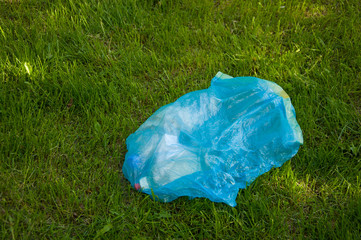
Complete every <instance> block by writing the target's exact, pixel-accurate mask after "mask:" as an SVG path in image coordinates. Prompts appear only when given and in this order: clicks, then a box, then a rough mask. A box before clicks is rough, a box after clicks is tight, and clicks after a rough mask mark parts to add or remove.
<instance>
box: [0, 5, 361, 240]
mask: <svg viewBox="0 0 361 240" xmlns="http://www.w3.org/2000/svg"><path fill="white" fill-rule="evenodd" d="M268 2H269V1H236V0H228V1H227V0H225V1H221V0H217V1H213V0H209V1H205V0H184V1H166V0H161V1H155V0H153V1H136V0H124V1H115V0H104V1H95V0H92V1H91V0H89V1H85V0H76V1H75V0H67V1H66V0H63V1H60V0H53V1H46V0H23V1H22V0H18V1H15V0H13V1H10V0H0V79H1V80H0V161H1V162H0V220H1V221H0V222H1V225H0V238H3V239H39V238H40V239H44V238H59V239H62V238H64V239H68V238H76V239H78V238H79V239H81V238H101V239H120V238H124V239H129V238H136V239H137V238H152V239H153V238H159V239H164V238H186V239H192V238H195V239H203V238H204V239H213V238H219V239H238V238H246V239H252V238H267V239H273V238H282V239H284V238H286V239H290V238H299V239H303V238H306V239H360V237H361V190H360V189H361V174H360V173H361V120H360V119H361V100H360V99H361V31H360V26H361V13H360V11H361V5H360V3H359V1H358V0H350V1H319V0H316V1H309V0H305V1H302V2H301V1H279V2H276V1H274V2H273V3H272V4H270V3H268ZM218 71H222V72H224V73H227V74H229V75H232V76H257V77H260V78H263V79H268V80H271V81H274V82H276V83H277V84H279V85H280V86H282V87H283V88H284V89H285V90H286V92H287V93H288V94H289V95H290V96H291V99H292V103H293V105H294V107H295V109H296V112H297V119H298V122H299V124H300V126H301V128H302V130H303V133H304V142H305V144H304V145H303V146H302V147H301V148H300V151H299V153H298V154H297V155H296V156H295V157H294V158H293V159H292V160H290V161H289V162H287V163H286V164H285V165H284V166H283V167H281V168H279V169H274V170H272V171H270V172H269V173H267V174H264V175H262V176H261V177H259V178H258V179H257V180H256V181H255V182H254V183H253V184H252V185H251V186H250V187H249V188H247V189H245V190H241V191H240V192H239V194H238V197H237V204H238V205H237V206H236V207H235V208H232V207H229V206H227V205H225V204H221V203H212V202H210V201H209V200H207V199H204V198H198V199H194V200H188V198H187V197H182V198H179V199H177V200H175V201H173V202H171V203H160V202H155V201H153V200H151V199H150V197H149V196H148V195H145V194H142V193H139V192H136V191H135V190H133V189H132V188H131V186H130V184H129V182H128V181H127V180H126V179H125V178H124V176H123V175H122V172H121V166H122V163H123V161H124V155H125V153H126V146H125V139H126V138H127V136H129V135H130V134H131V133H133V132H134V131H135V130H136V129H137V128H138V127H139V126H140V125H141V124H142V123H143V122H144V121H145V120H146V119H147V118H148V117H149V116H150V115H151V114H152V113H153V112H154V111H155V110H156V109H158V108H159V107H161V106H163V105H165V104H167V103H170V102H172V101H174V100H176V99H177V98H179V97H180V96H182V95H184V94H185V93H188V92H191V91H194V90H198V89H203V88H207V87H208V86H209V85H210V80H211V78H212V77H213V76H214V75H215V74H216V73H217V72H218Z"/></svg>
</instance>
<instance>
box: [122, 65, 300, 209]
mask: <svg viewBox="0 0 361 240" xmlns="http://www.w3.org/2000/svg"><path fill="white" fill-rule="evenodd" d="M302 143H303V137H302V131H301V128H300V126H299V125H298V123H297V121H296V115H295V110H294V108H293V106H292V104H291V100H290V98H289V96H288V95H287V93H286V92H285V91H284V90H283V89H282V88H281V87H280V86H278V85H277V84H275V83H273V82H270V81H267V80H262V79H259V78H255V77H236V78H232V77H231V76H228V75H226V74H223V73H221V72H219V73H218V74H217V75H216V76H215V77H214V78H213V79H212V83H211V86H210V87H209V88H208V89H204V90H199V91H195V92H191V93H188V94H185V95H184V96H182V97H180V98H179V99H178V100H176V101H175V102H173V103H170V104H168V105H165V106H163V107H161V108H160V109H159V110H157V111H156V112H155V113H154V114H153V115H152V116H151V117H150V118H149V119H148V120H146V121H145V122H144V123H143V124H142V125H141V126H140V127H139V129H138V130H137V131H136V132H135V133H133V134H131V135H130V136H129V137H128V138H127V140H126V144H127V148H128V152H127V154H126V156H125V162H124V165H123V173H124V175H125V177H126V178H127V179H128V180H129V181H130V183H131V184H132V186H133V187H134V188H136V189H137V190H140V191H142V192H144V193H147V194H150V195H152V196H155V198H156V199H158V200H160V201H164V202H169V201H172V200H174V199H176V198H178V197H180V196H189V197H190V198H195V197H206V198H208V199H210V200H211V201H214V202H224V203H226V204H228V205H230V206H236V201H235V200H236V197H237V194H238V191H239V189H240V188H246V186H247V185H249V184H250V183H252V182H253V181H254V180H255V179H256V178H257V177H258V176H260V175H262V174H263V173H265V172H267V171H269V170H270V169H271V168H273V167H280V166H282V164H283V163H285V162H286V161H287V160H289V159H290V158H292V157H293V156H294V155H295V154H296V153H297V151H298V149H299V146H300V145H301V144H302ZM152 191H153V193H152Z"/></svg>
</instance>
